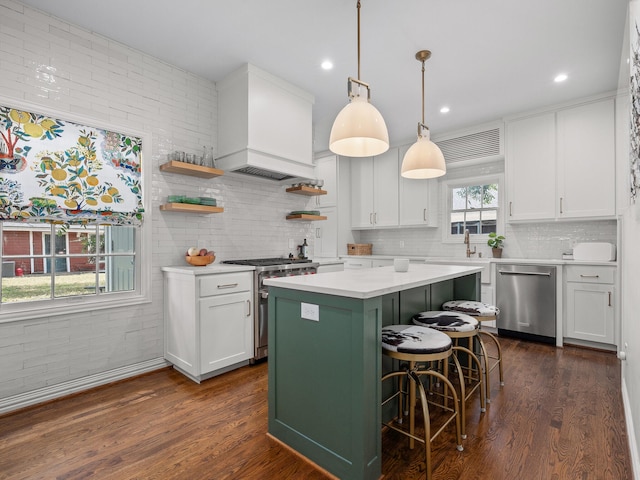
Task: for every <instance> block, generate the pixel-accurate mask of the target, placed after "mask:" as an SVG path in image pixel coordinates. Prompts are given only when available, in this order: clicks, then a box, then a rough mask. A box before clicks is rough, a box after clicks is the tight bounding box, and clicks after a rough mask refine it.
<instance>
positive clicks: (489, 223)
mask: <svg viewBox="0 0 640 480" xmlns="http://www.w3.org/2000/svg"><path fill="white" fill-rule="evenodd" d="M501 184H502V181H501V177H500V176H491V177H482V178H476V179H474V180H472V181H466V180H450V181H448V182H445V185H446V188H444V189H443V190H444V191H445V192H446V193H445V194H446V195H447V198H446V202H445V205H447V212H446V214H445V216H444V221H445V225H444V233H443V240H444V241H446V242H459V241H461V239H462V237H463V236H464V232H465V230H469V234H470V235H471V236H472V238H473V236H474V235H475V236H476V239H477V238H479V237H480V236H484V235H486V234H488V233H491V232H497V231H499V230H502V227H501V225H500V222H501V215H500V186H501Z"/></svg>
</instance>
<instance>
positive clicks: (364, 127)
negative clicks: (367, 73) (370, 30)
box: [329, 0, 389, 157]
mask: <svg viewBox="0 0 640 480" xmlns="http://www.w3.org/2000/svg"><path fill="white" fill-rule="evenodd" d="M357 9H358V78H357V79H356V78H352V77H349V78H348V79H347V93H348V96H349V103H348V104H347V106H346V107H344V108H343V109H342V110H341V111H340V113H338V116H337V117H336V119H335V121H334V122H333V127H332V128H331V135H330V137H329V149H330V150H331V151H332V152H333V153H336V154H338V155H344V156H347V157H369V156H373V155H380V154H381V153H384V152H386V151H387V150H388V149H389V133H388V132H387V125H386V124H385V123H384V118H382V115H381V114H380V112H379V111H378V110H377V109H376V107H374V106H373V105H372V104H371V89H370V88H369V85H368V84H367V83H364V82H363V81H361V80H360V0H358V3H357ZM354 85H356V92H355V93H354V92H353V86H354ZM363 88H366V89H367V96H366V98H365V97H363V96H361V95H360V92H361V90H362V89H363Z"/></svg>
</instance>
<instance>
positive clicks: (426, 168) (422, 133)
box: [400, 50, 447, 178]
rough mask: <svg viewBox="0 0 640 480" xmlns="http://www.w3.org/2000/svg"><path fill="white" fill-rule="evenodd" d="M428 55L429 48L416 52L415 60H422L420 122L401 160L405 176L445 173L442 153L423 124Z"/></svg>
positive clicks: (427, 176)
mask: <svg viewBox="0 0 640 480" xmlns="http://www.w3.org/2000/svg"><path fill="white" fill-rule="evenodd" d="M429 57H431V52H430V51H429V50H420V51H419V52H418V53H416V60H418V61H420V62H422V122H418V141H417V142H416V143H414V144H413V145H411V147H410V148H409V150H407V153H405V154H404V159H403V160H402V170H401V172H400V174H401V175H402V176H403V177H405V178H436V177H441V176H442V175H444V174H445V173H447V166H446V164H445V162H444V155H442V151H441V150H440V148H439V147H438V146H437V145H436V144H435V143H433V142H432V141H431V139H430V134H429V127H427V126H426V125H425V124H424V62H426V61H427V60H428V59H429Z"/></svg>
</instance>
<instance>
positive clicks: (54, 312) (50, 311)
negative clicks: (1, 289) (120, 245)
mask: <svg viewBox="0 0 640 480" xmlns="http://www.w3.org/2000/svg"><path fill="white" fill-rule="evenodd" d="M145 303H151V296H150V295H140V294H135V293H132V294H129V295H127V294H105V295H102V296H101V298H100V299H95V298H94V299H91V300H89V299H86V298H84V297H68V298H64V299H57V300H53V301H47V302H42V304H41V305H38V306H37V307H36V306H34V305H33V304H26V303H23V304H18V303H16V304H5V305H3V306H2V307H0V324H1V323H9V322H18V321H23V320H33V319H37V318H45V317H58V316H63V315H73V314H76V313H82V312H84V313H86V312H88V311H90V312H92V311H97V310H105V309H107V308H108V309H114V308H120V307H128V306H132V305H142V304H145ZM7 307H11V308H7ZM5 310H6V311H5Z"/></svg>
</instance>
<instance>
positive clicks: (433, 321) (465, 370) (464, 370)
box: [412, 311, 486, 438]
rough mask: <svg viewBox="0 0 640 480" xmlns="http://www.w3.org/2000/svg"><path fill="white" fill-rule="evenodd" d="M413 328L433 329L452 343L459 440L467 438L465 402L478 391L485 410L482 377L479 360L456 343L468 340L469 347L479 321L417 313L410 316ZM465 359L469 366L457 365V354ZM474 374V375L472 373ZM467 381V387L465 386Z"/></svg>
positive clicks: (441, 313) (442, 313) (460, 315)
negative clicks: (457, 398)
mask: <svg viewBox="0 0 640 480" xmlns="http://www.w3.org/2000/svg"><path fill="white" fill-rule="evenodd" d="M412 320H413V323H414V324H415V325H420V326H422V327H427V328H431V329H434V330H436V331H439V332H442V333H444V334H445V335H447V336H448V337H450V338H451V339H452V340H453V341H454V346H453V351H454V353H453V358H455V359H457V360H458V362H456V369H457V373H458V383H459V385H460V387H459V388H460V414H461V416H462V421H461V429H462V438H467V432H466V407H465V405H466V401H467V400H469V398H471V395H472V394H473V393H474V392H475V391H476V390H477V389H478V388H480V411H481V412H485V411H486V404H485V378H486V377H485V375H484V373H483V369H482V364H481V363H480V359H479V358H478V357H477V356H476V354H475V353H473V351H471V349H470V348H467V347H465V346H462V345H460V344H459V340H460V339H461V338H466V339H468V345H469V347H471V348H472V345H473V340H474V337H476V336H477V335H478V321H477V320H476V319H474V318H473V317H470V316H469V315H465V314H463V313H458V312H445V311H429V312H421V313H417V314H415V315H414V316H413V317H412ZM459 352H461V353H464V354H465V355H466V356H467V359H468V364H467V365H465V366H462V367H461V366H460V363H459V362H460V359H459V358H458V353H459ZM474 372H475V373H474ZM467 381H469V387H467Z"/></svg>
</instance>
